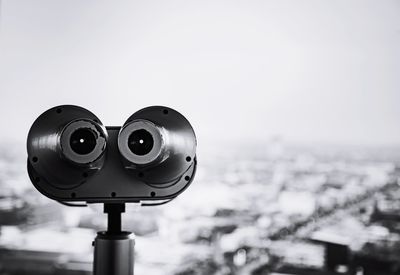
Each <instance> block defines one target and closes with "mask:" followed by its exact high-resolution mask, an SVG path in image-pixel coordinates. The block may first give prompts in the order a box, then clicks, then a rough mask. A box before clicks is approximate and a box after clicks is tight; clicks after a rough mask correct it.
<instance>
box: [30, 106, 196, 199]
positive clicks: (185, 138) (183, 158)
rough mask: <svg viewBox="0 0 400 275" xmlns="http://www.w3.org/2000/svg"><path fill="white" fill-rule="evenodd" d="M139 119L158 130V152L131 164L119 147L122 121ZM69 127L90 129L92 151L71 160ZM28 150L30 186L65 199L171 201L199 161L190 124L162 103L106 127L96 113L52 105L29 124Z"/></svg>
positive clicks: (186, 185)
mask: <svg viewBox="0 0 400 275" xmlns="http://www.w3.org/2000/svg"><path fill="white" fill-rule="evenodd" d="M141 120H143V121H148V122H150V123H154V125H156V126H157V127H158V128H157V129H160V133H161V134H160V135H162V138H163V144H162V145H163V151H162V156H161V157H159V158H158V159H157V160H156V161H155V162H153V163H149V164H148V165H134V164H132V165H131V164H130V163H129V162H127V160H126V159H125V158H124V157H123V156H122V154H121V152H120V148H119V145H118V141H119V139H120V136H119V135H120V133H121V132H122V130H121V129H124V128H126V125H129V123H132V122H135V121H141ZM68 127H70V128H71V127H81V128H83V129H89V128H90V131H93V132H94V133H95V135H96V137H97V141H98V143H97V144H96V147H95V149H93V152H94V153H93V154H94V155H93V156H90V154H88V155H83V157H80V156H78V157H79V158H75V159H74V161H71V159H73V156H71V157H70V156H69V155H67V154H66V153H65V152H68V150H69V149H68V148H67V147H69V145H68V144H67V143H66V142H65V141H64V139H65V137H64V136H66V135H67V134H69V135H70V133H69V132H68V131H69V128H68ZM68 137H69V136H68ZM103 140H104V141H105V142H104V144H103ZM27 149H28V172H29V177H30V179H31V181H32V183H33V185H34V186H35V187H36V188H37V189H38V190H39V191H40V192H41V193H42V194H44V195H45V196H47V197H49V198H51V199H53V200H56V201H63V202H69V201H84V202H88V203H125V202H140V201H159V200H170V199H173V198H175V197H176V196H177V195H179V194H180V193H181V192H182V191H184V190H185V189H186V188H187V187H188V186H189V185H190V184H191V182H192V180H193V177H194V174H195V172H196V165H197V163H196V151H195V150H196V137H195V134H194V131H193V129H192V127H191V125H190V124H189V122H188V121H187V120H186V119H185V118H184V117H183V116H182V115H181V114H180V113H178V112H177V111H175V110H173V109H170V108H167V107H163V106H152V107H148V108H144V109H142V110H140V111H138V112H136V113H135V114H133V115H132V116H131V117H130V118H129V119H128V120H127V122H126V123H125V124H124V126H122V127H104V126H103V125H102V123H101V122H100V120H99V119H98V118H97V117H96V116H95V115H93V114H92V113H91V112H89V111H87V110H86V109H83V108H81V107H78V106H72V105H63V106H58V107H54V108H52V109H50V110H48V111H46V112H44V113H43V114H42V115H41V116H39V117H38V118H37V120H36V121H35V122H34V124H33V125H32V127H31V129H30V132H29V135H28V141H27ZM96 150H97V151H96ZM66 155H67V156H68V157H66ZM85 156H88V157H87V158H86V157H85Z"/></svg>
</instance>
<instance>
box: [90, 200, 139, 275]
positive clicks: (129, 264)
mask: <svg viewBox="0 0 400 275" xmlns="http://www.w3.org/2000/svg"><path fill="white" fill-rule="evenodd" d="M104 212H105V213H107V214H108V228H107V231H103V232H98V233H97V237H96V238H95V240H94V261H93V275H133V273H134V271H133V270H134V249H135V241H134V239H133V238H132V233H131V232H126V231H121V213H123V212H125V204H104Z"/></svg>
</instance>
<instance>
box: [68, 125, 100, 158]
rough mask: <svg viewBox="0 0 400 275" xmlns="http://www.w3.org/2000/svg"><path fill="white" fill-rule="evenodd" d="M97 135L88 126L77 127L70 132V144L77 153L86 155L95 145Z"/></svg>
mask: <svg viewBox="0 0 400 275" xmlns="http://www.w3.org/2000/svg"><path fill="white" fill-rule="evenodd" d="M96 141H97V135H96V134H95V133H94V132H93V131H92V130H91V129H88V128H81V129H77V130H76V131H75V132H73V133H72V135H71V138H70V141H69V142H70V146H71V149H72V151H74V152H75V153H77V154H79V155H87V154H89V153H91V152H92V151H93V150H94V148H95V147H96Z"/></svg>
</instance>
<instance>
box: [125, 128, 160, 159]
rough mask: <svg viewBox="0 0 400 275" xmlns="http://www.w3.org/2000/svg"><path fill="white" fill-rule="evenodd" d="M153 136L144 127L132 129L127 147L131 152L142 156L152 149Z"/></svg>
mask: <svg viewBox="0 0 400 275" xmlns="http://www.w3.org/2000/svg"><path fill="white" fill-rule="evenodd" d="M153 145H154V139H153V136H152V135H151V134H150V133H149V132H148V131H147V130H145V129H139V130H136V131H133V132H132V134H131V135H130V136H129V138H128V147H129V149H130V150H131V152H132V153H134V154H135V155H138V156H144V155H147V154H148V153H150V151H151V149H153Z"/></svg>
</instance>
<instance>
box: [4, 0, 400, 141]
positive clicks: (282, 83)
mask: <svg viewBox="0 0 400 275" xmlns="http://www.w3.org/2000/svg"><path fill="white" fill-rule="evenodd" d="M0 1H1V0H0ZM1 5H2V7H1V15H0V127H1V130H0V138H4V139H10V138H16V139H19V140H24V139H25V137H26V133H27V131H28V129H29V127H30V125H31V123H32V122H33V120H34V119H35V118H36V117H37V116H38V115H39V114H40V113H41V112H43V111H44V110H46V109H47V108H50V107H52V106H54V105H59V104H76V105H81V106H83V107H86V108H88V109H89V110H91V111H93V112H94V113H95V114H96V115H98V116H99V117H100V119H102V121H103V122H104V123H105V124H106V125H121V124H122V123H123V122H124V121H125V119H126V118H127V117H128V116H129V115H130V114H131V113H133V112H134V111H136V110H138V109H140V108H142V107H145V106H149V105H166V106H170V107H173V108H176V109H178V110H179V111H181V112H182V113H183V114H184V115H186V116H187V117H188V119H189V120H190V121H191V122H192V124H193V126H194V128H195V130H196V132H197V134H198V136H199V139H201V138H205V139H206V138H211V137H213V136H214V135H216V136H221V137H226V139H231V140H236V139H237V138H242V139H244V138H257V139H263V138H268V137H270V136H273V135H280V136H282V137H283V138H284V139H287V140H294V141H308V142H310V141H311V142H312V141H319V142H337V143H353V144H354V143H356V144H357V143H361V144H375V145H392V144H400V2H399V1H376V0H375V1H363V0H359V1H358V0H357V1H353V0H338V1H321V0H315V1H296V0H293V1H285V0H276V1H266V0H260V1H249V0H243V1H235V0H226V1H222V0H211V1H194V0H193V1H189V0H182V1H165V0H159V1H153V0H146V1H133V0H130V1H127V0H118V1H112V0H109V1H103V0H101V1H100V0H34V1H32V0H24V1H22V0H3V2H2V4H1ZM221 139H223V138H221Z"/></svg>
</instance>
